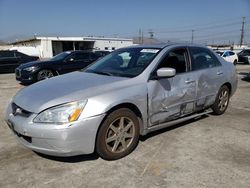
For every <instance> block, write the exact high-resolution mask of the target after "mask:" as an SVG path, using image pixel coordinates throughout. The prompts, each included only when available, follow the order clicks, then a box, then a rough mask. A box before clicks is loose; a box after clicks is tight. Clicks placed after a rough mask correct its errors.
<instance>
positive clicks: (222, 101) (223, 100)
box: [212, 85, 229, 115]
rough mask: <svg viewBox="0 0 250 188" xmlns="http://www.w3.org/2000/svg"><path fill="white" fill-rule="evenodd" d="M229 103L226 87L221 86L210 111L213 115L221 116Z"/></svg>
mask: <svg viewBox="0 0 250 188" xmlns="http://www.w3.org/2000/svg"><path fill="white" fill-rule="evenodd" d="M228 103H229V89H228V87H227V86H226V85H224V86H222V87H221V88H220V90H219V92H218V95H217V97H216V99H215V102H214V104H213V105H212V110H213V112H214V114H216V115H221V114H223V113H224V112H225V111H226V109H227V107H228Z"/></svg>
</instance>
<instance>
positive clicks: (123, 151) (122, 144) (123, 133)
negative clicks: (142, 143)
mask: <svg viewBox="0 0 250 188" xmlns="http://www.w3.org/2000/svg"><path fill="white" fill-rule="evenodd" d="M139 132H140V131H139V121H138V117H137V116H136V115H135V114H134V113H133V112H132V111H131V110H129V109H127V108H121V109H118V110H115V111H113V112H112V113H110V114H109V115H108V116H107V118H106V119H105V120H104V122H103V123H102V125H101V127H100V130H99V131H98V134H97V140H96V152H97V153H98V154H99V155H100V156H101V157H102V158H103V159H106V160H116V159H120V158H122V157H125V156H126V155H128V154H129V153H131V152H132V151H133V150H134V149H135V147H136V146H137V144H138V141H139Z"/></svg>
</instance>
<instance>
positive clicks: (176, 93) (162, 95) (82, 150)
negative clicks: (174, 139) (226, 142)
mask: <svg viewBox="0 0 250 188" xmlns="http://www.w3.org/2000/svg"><path fill="white" fill-rule="evenodd" d="M183 46H184V47H187V46H195V47H196V46H197V45H193V44H167V45H166V44H164V45H147V46H142V47H145V48H156V47H157V48H162V50H161V51H160V52H159V53H158V55H157V56H156V57H155V58H154V60H153V61H152V62H151V64H150V65H149V66H148V67H147V68H146V69H145V70H144V71H143V72H142V73H141V74H140V75H139V76H137V77H134V78H124V77H123V78H122V77H114V76H105V75H97V74H93V73H84V72H73V73H70V74H66V75H62V76H58V77H54V78H51V79H48V80H44V81H41V82H38V83H36V84H34V85H31V86H29V87H27V88H25V89H22V90H21V91H20V92H18V93H17V95H16V96H15V97H14V98H13V101H12V102H14V103H16V104H17V105H18V106H20V107H21V108H23V109H25V110H27V111H29V112H32V115H31V116H30V117H28V118H24V117H19V116H14V115H13V114H12V111H11V104H10V105H9V107H8V108H7V111H6V117H5V119H6V121H7V122H8V123H9V124H13V125H14V129H15V130H16V131H17V132H19V133H20V134H22V135H24V136H25V135H26V136H30V137H32V139H33V140H34V142H32V144H30V143H27V142H25V141H24V140H23V139H21V138H20V137H18V139H19V141H20V140H22V144H24V145H25V146H27V147H29V148H31V149H33V150H35V151H38V152H41V153H46V154H51V155H59V156H70V155H76V154H86V153H92V152H93V151H94V148H95V139H96V133H97V131H98V128H99V126H100V124H101V122H102V121H103V118H104V117H105V115H106V113H107V112H108V111H109V110H110V109H111V108H113V107H115V106H117V105H120V104H124V103H130V104H133V105H135V106H136V107H137V108H138V109H139V111H140V112H141V114H142V121H141V122H142V123H141V130H140V132H141V134H146V133H147V132H149V130H150V129H152V130H153V129H155V127H157V126H161V125H163V124H165V123H164V122H166V121H170V120H173V119H176V118H180V117H182V116H186V115H187V114H191V113H193V112H194V109H196V110H198V109H203V108H206V107H208V106H209V105H211V104H213V102H214V100H215V97H216V95H217V92H218V90H219V88H220V87H221V86H222V85H223V84H225V83H230V84H231V86H232V91H231V95H232V94H233V93H234V92H235V90H236V88H237V76H236V71H235V67H234V66H233V65H232V64H231V63H228V62H226V61H224V60H223V59H222V58H218V59H219V61H220V62H221V64H222V66H220V67H216V68H214V70H212V71H205V70H200V71H191V72H187V73H182V74H177V75H176V76H174V77H172V78H166V79H165V78H164V79H160V80H150V79H149V77H150V74H151V72H152V71H153V70H154V69H155V68H156V66H157V64H158V63H159V62H160V60H161V59H162V58H163V56H164V55H165V54H166V53H168V52H169V50H172V49H174V48H176V47H183ZM133 47H134V46H133ZM220 71H221V72H222V73H223V74H217V73H219V72H220ZM211 78H212V79H211ZM187 81H190V82H187ZM78 100H88V102H87V104H86V106H85V108H84V110H83V112H82V114H81V116H80V117H79V119H78V121H76V122H73V123H70V124H64V125H53V124H41V123H40V124H39V123H34V122H33V118H34V117H36V115H37V114H38V113H40V112H41V111H43V110H45V109H47V108H50V107H52V106H56V105H60V104H63V103H67V102H72V101H78ZM81 135H82V136H81ZM46 140H47V141H46ZM52 140H53V141H52ZM62 142H63V143H62ZM46 143H47V146H46Z"/></svg>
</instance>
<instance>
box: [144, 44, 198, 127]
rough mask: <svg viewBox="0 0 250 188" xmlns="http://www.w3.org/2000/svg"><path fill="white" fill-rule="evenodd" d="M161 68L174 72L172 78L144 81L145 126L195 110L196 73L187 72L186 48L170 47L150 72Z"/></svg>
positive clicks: (187, 56) (188, 60) (188, 61)
mask: <svg viewBox="0 0 250 188" xmlns="http://www.w3.org/2000/svg"><path fill="white" fill-rule="evenodd" d="M163 67H169V68H174V69H175V70H176V75H175V76H174V77H172V78H159V79H150V80H149V81H148V84H147V87H148V117H149V126H154V125H157V124H160V123H163V122H167V121H171V120H174V119H177V118H179V117H182V116H185V115H187V114H190V113H193V112H194V110H195V108H194V103H195V98H196V89H197V85H196V76H195V74H193V73H192V72H190V71H189V67H190V58H189V55H188V51H187V48H185V47H181V48H176V49H173V50H170V51H169V52H168V53H167V54H166V55H165V56H164V57H163V59H162V60H161V62H160V63H159V65H158V66H157V68H156V69H155V70H154V71H153V73H152V75H155V74H156V71H157V70H158V69H159V68H163Z"/></svg>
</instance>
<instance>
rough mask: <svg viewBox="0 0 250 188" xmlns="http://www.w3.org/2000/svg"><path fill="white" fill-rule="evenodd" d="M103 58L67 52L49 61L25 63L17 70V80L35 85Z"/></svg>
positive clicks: (91, 54)
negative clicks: (37, 82) (34, 83)
mask: <svg viewBox="0 0 250 188" xmlns="http://www.w3.org/2000/svg"><path fill="white" fill-rule="evenodd" d="M100 57H101V54H97V53H95V52H91V51H80V50H79V51H66V52H62V53H60V54H58V55H56V56H54V57H53V58H51V59H50V60H47V61H34V62H30V63H25V64H22V65H20V66H19V67H17V68H16V80H18V81H20V82H22V83H33V82H36V81H40V80H44V79H47V78H51V77H53V76H57V75H60V74H65V73H69V72H73V71H76V70H80V69H82V68H84V67H86V66H88V65H89V64H91V63H93V62H94V61H96V60H97V59H99V58H100Z"/></svg>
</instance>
